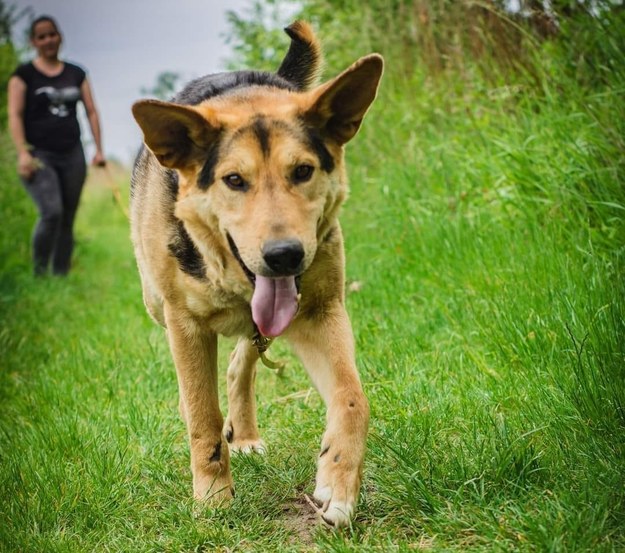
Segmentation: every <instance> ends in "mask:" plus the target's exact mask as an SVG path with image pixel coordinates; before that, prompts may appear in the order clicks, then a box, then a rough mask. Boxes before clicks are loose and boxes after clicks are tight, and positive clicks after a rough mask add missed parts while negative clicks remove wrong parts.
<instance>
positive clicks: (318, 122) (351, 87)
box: [304, 54, 384, 144]
mask: <svg viewBox="0 0 625 553" xmlns="http://www.w3.org/2000/svg"><path fill="white" fill-rule="evenodd" d="M383 70H384V59H383V58H382V56H380V55H379V54H371V55H369V56H365V57H364V58H360V59H359V60H358V61H357V62H356V63H354V64H353V65H352V66H351V67H349V68H347V69H346V70H345V71H343V73H341V74H340V75H339V76H338V77H336V78H334V79H332V80H331V81H328V82H327V83H325V84H322V85H321V86H319V87H317V88H316V89H314V90H312V91H311V92H310V93H309V95H310V97H311V104H310V106H309V107H308V109H307V110H306V113H305V115H304V117H305V119H306V120H307V121H308V123H309V124H312V125H313V126H315V127H317V128H319V129H320V130H321V131H322V133H323V134H325V135H327V136H328V137H329V138H332V139H334V140H336V141H337V142H338V143H339V144H345V143H346V142H348V141H349V140H351V139H352V138H353V137H354V135H355V134H356V133H357V132H358V129H359V128H360V124H361V123H362V120H363V118H364V116H365V113H366V112H367V110H368V109H369V106H370V105H371V103H372V102H373V100H375V97H376V94H377V91H378V84H379V83H380V78H381V77H382V71H383Z"/></svg>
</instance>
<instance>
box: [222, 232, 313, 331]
mask: <svg viewBox="0 0 625 553" xmlns="http://www.w3.org/2000/svg"><path fill="white" fill-rule="evenodd" d="M227 239H228V244H229V246H230V250H231V252H232V255H233V256H234V258H235V259H236V260H237V261H238V262H239V265H240V266H241V268H242V269H243V272H244V273H245V275H246V276H247V278H248V280H249V281H250V282H251V283H252V285H253V286H254V293H253V295H252V301H251V308H252V319H253V320H254V323H255V324H256V326H257V327H258V330H259V332H260V333H261V334H262V335H263V336H267V337H270V338H273V337H275V336H279V335H280V334H282V333H283V332H284V331H285V330H286V328H287V327H288V326H289V324H291V321H292V320H293V318H294V317H295V315H296V314H297V311H298V309H299V296H298V294H299V281H300V278H299V277H300V274H299V273H300V272H301V267H302V263H303V260H304V255H305V252H304V246H303V245H302V243H301V242H300V241H299V240H272V241H269V242H266V243H265V244H264V246H263V248H262V252H261V253H262V256H263V261H264V263H265V265H266V266H267V269H268V271H267V272H268V273H269V275H270V276H265V275H260V274H255V273H253V272H252V271H251V270H250V269H249V267H248V266H247V265H246V264H245V262H244V261H243V259H242V258H241V254H240V253H239V249H238V248H237V245H236V243H235V242H234V240H233V239H232V237H231V236H230V235H229V234H228V235H227Z"/></svg>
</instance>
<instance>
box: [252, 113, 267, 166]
mask: <svg viewBox="0 0 625 553" xmlns="http://www.w3.org/2000/svg"><path fill="white" fill-rule="evenodd" d="M252 130H253V131H254V134H255V135H256V138H257V139H258V142H259V144H260V150H261V152H262V153H263V155H264V156H265V158H268V157H269V128H268V127H267V121H266V120H265V119H264V118H263V117H257V118H256V119H255V120H254V122H253V123H252Z"/></svg>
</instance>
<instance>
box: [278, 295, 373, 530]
mask: <svg viewBox="0 0 625 553" xmlns="http://www.w3.org/2000/svg"><path fill="white" fill-rule="evenodd" d="M287 337H288V339H289V341H290V342H291V343H292V344H293V347H294V349H295V351H296V353H297V354H298V355H299V357H300V359H301V360H302V362H303V363H304V366H305V367H306V369H307V371H308V373H309V374H310V377H311V379H312V381H313V383H314V384H315V386H316V388H317V390H318V391H319V393H320V395H321V397H322V398H323V400H324V402H325V404H326V407H327V413H326V423H327V425H326V431H325V433H324V435H323V438H322V441H321V452H320V454H319V460H318V466H317V478H316V487H315V491H314V494H313V495H314V498H315V500H316V501H317V502H318V503H319V505H321V506H322V509H321V511H322V516H323V519H324V520H325V521H326V522H327V523H328V524H330V525H333V526H345V525H348V524H349V521H350V519H351V517H352V514H353V512H354V509H355V506H356V501H357V500H358V492H359V490H360V483H361V478H362V466H363V460H364V455H365V446H366V439H367V428H368V425H369V404H368V402H367V399H366V398H365V395H364V393H363V391H362V386H361V384H360V379H359V377H358V373H357V371H356V365H355V360H354V345H353V336H352V330H351V325H350V323H349V319H348V316H347V313H346V312H345V308H344V307H343V305H342V304H341V303H340V302H338V301H337V302H336V304H335V305H334V306H333V307H330V306H328V309H327V311H326V313H325V315H324V316H323V319H321V320H319V319H314V320H301V321H298V324H297V326H296V327H294V328H293V331H292V332H289V333H288V334H287Z"/></svg>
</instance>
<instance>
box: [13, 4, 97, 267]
mask: <svg viewBox="0 0 625 553" xmlns="http://www.w3.org/2000/svg"><path fill="white" fill-rule="evenodd" d="M30 40H31V44H32V45H33V47H34V48H35V50H36V51H37V56H36V58H35V59H34V60H33V61H32V62H30V63H26V64H23V65H20V66H19V67H18V68H17V69H16V70H15V72H14V73H13V75H12V76H11V78H10V80H9V88H8V112H9V131H10V133H11V137H12V139H13V142H14V143H15V147H16V148H17V156H18V158H17V170H18V173H19V175H20V177H21V179H22V182H23V183H24V186H25V187H26V190H27V191H28V193H29V194H30V195H31V197H32V199H33V200H34V202H35V204H36V205H37V208H38V210H39V215H40V218H39V221H37V224H36V225H35V229H34V233H33V261H34V270H35V274H36V275H43V274H45V273H47V271H48V267H49V266H50V264H51V269H52V273H53V274H56V275H65V274H67V272H68V271H69V269H70V264H71V256H72V249H73V245H74V237H73V226H74V218H75V215H76V210H77V208H78V202H79V200H80V193H81V191H82V187H83V184H84V181H85V176H86V164H85V156H84V153H83V149H82V144H81V142H80V127H79V124H78V119H77V117H76V104H77V103H78V101H79V100H82V102H83V104H84V106H85V110H86V112H87V117H88V120H89V126H90V127H91V132H92V134H93V139H94V142H95V146H96V152H95V155H94V157H93V164H94V165H99V166H103V165H105V163H106V160H105V158H104V155H103V153H102V140H101V135H100V122H99V118H98V112H97V110H96V107H95V103H94V100H93V95H92V93H91V87H90V86H89V81H88V79H87V77H86V74H85V71H84V70H83V69H81V68H80V67H78V66H76V65H73V64H71V63H68V62H65V61H62V60H61V59H59V50H60V47H61V43H62V37H61V33H60V31H59V27H58V25H57V24H56V22H55V21H54V19H52V18H51V17H48V16H42V17H39V18H37V19H35V21H33V23H32V25H31V27H30Z"/></svg>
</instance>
